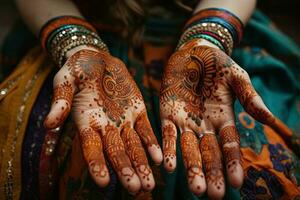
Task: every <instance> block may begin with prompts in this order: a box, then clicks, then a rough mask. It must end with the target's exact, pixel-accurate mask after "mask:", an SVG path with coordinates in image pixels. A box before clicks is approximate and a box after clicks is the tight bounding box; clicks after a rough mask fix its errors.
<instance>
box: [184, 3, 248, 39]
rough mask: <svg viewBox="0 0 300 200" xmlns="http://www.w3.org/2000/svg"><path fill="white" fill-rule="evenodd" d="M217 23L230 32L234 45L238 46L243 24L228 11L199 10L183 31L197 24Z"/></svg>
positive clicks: (214, 9) (217, 9) (218, 9)
mask: <svg viewBox="0 0 300 200" xmlns="http://www.w3.org/2000/svg"><path fill="white" fill-rule="evenodd" d="M200 21H201V22H212V23H218V24H220V25H222V26H224V27H226V28H227V29H228V30H231V34H232V37H233V38H234V43H236V44H238V43H239V42H240V41H241V39H242V36H243V27H244V25H243V23H242V22H241V20H240V19H239V18H238V17H237V16H236V15H234V14H233V13H231V12H230V11H228V10H225V9H222V8H208V9H204V10H200V11H199V12H197V13H196V14H195V15H194V16H193V17H192V18H190V19H189V20H188V22H187V23H186V25H185V27H184V29H186V28H188V27H189V26H193V25H194V24H197V23H199V22H200Z"/></svg>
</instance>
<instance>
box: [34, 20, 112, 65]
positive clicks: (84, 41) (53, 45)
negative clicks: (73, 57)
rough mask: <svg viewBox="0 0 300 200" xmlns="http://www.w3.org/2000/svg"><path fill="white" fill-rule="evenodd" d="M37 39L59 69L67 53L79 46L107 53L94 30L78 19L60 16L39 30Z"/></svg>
mask: <svg viewBox="0 0 300 200" xmlns="http://www.w3.org/2000/svg"><path fill="white" fill-rule="evenodd" d="M39 37H40V40H41V43H42V47H43V49H44V50H46V51H47V52H48V53H49V54H50V55H51V57H52V59H53V61H54V62H55V63H56V64H57V65H58V66H59V67H62V65H63V64H64V62H65V61H66V54H67V52H68V51H70V50H71V49H73V48H75V47H78V46H81V45H88V46H93V47H96V48H97V49H100V50H103V51H108V48H107V46H106V45H105V44H104V43H103V41H102V40H101V38H100V37H99V36H98V34H97V31H96V29H95V28H94V27H93V26H92V25H91V24H89V23H88V22H87V21H85V20H84V19H81V18H78V17H73V16H61V17H57V18H54V19H52V20H50V21H48V22H47V23H46V24H45V25H44V26H43V28H42V29H41V31H40V35H39Z"/></svg>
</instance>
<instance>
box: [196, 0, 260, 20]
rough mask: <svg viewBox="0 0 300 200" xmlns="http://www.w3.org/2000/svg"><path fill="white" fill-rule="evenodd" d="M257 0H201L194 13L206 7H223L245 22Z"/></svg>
mask: <svg viewBox="0 0 300 200" xmlns="http://www.w3.org/2000/svg"><path fill="white" fill-rule="evenodd" d="M255 4H256V0H238V1H237V0H222V1H220V0H201V1H200V2H199V4H198V5H197V7H196V8H195V10H194V13H196V12H198V11H200V10H203V9H206V8H223V9H226V10H228V11H230V12H232V13H233V14H235V15H236V16H237V17H238V18H239V19H240V20H241V21H242V22H243V24H246V23H247V21H248V19H249V18H250V16H251V14H252V12H253V10H254V8H255Z"/></svg>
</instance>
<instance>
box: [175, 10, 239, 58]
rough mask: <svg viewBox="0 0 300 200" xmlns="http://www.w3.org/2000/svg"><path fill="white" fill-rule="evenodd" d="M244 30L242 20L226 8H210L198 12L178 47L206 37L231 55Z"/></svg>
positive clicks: (190, 21)
mask: <svg viewBox="0 0 300 200" xmlns="http://www.w3.org/2000/svg"><path fill="white" fill-rule="evenodd" d="M242 32H243V24H242V22H241V21H240V20H239V19H238V18H237V17H236V16H235V15H234V14H232V13H231V12H229V11H227V10H225V9H219V8H209V9H204V10H201V11H200V12H198V13H196V14H195V15H194V16H193V17H192V18H191V19H190V20H188V22H187V23H186V25H185V27H184V32H183V34H182V36H181V38H180V41H179V43H178V46H177V48H179V47H180V46H182V45H183V44H185V43H186V42H188V41H190V40H193V39H196V38H197V39H200V38H201V39H204V40H206V41H209V42H210V43H213V44H214V45H216V46H218V47H219V48H220V49H221V50H222V51H224V52H225V53H227V54H228V55H231V52H232V49H233V46H235V45H237V44H238V43H239V42H240V40H241V38H242Z"/></svg>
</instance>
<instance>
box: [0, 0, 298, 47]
mask: <svg viewBox="0 0 300 200" xmlns="http://www.w3.org/2000/svg"><path fill="white" fill-rule="evenodd" d="M258 8H259V9H261V10H262V11H264V13H265V14H267V15H268V16H269V17H270V18H271V19H272V20H273V21H274V22H275V24H276V25H277V27H279V29H281V30H282V31H283V32H285V33H286V34H287V35H289V36H290V37H291V38H293V39H294V40H295V41H296V42H297V43H298V44H300V22H299V20H300V10H299V8H300V1H299V0H259V1H258ZM17 18H18V12H17V10H16V8H15V6H14V1H13V0H0V48H1V44H2V41H3V39H4V37H5V35H6V34H7V32H8V31H9V29H10V28H11V26H12V24H13V22H14V21H15V20H16V19H17Z"/></svg>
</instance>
